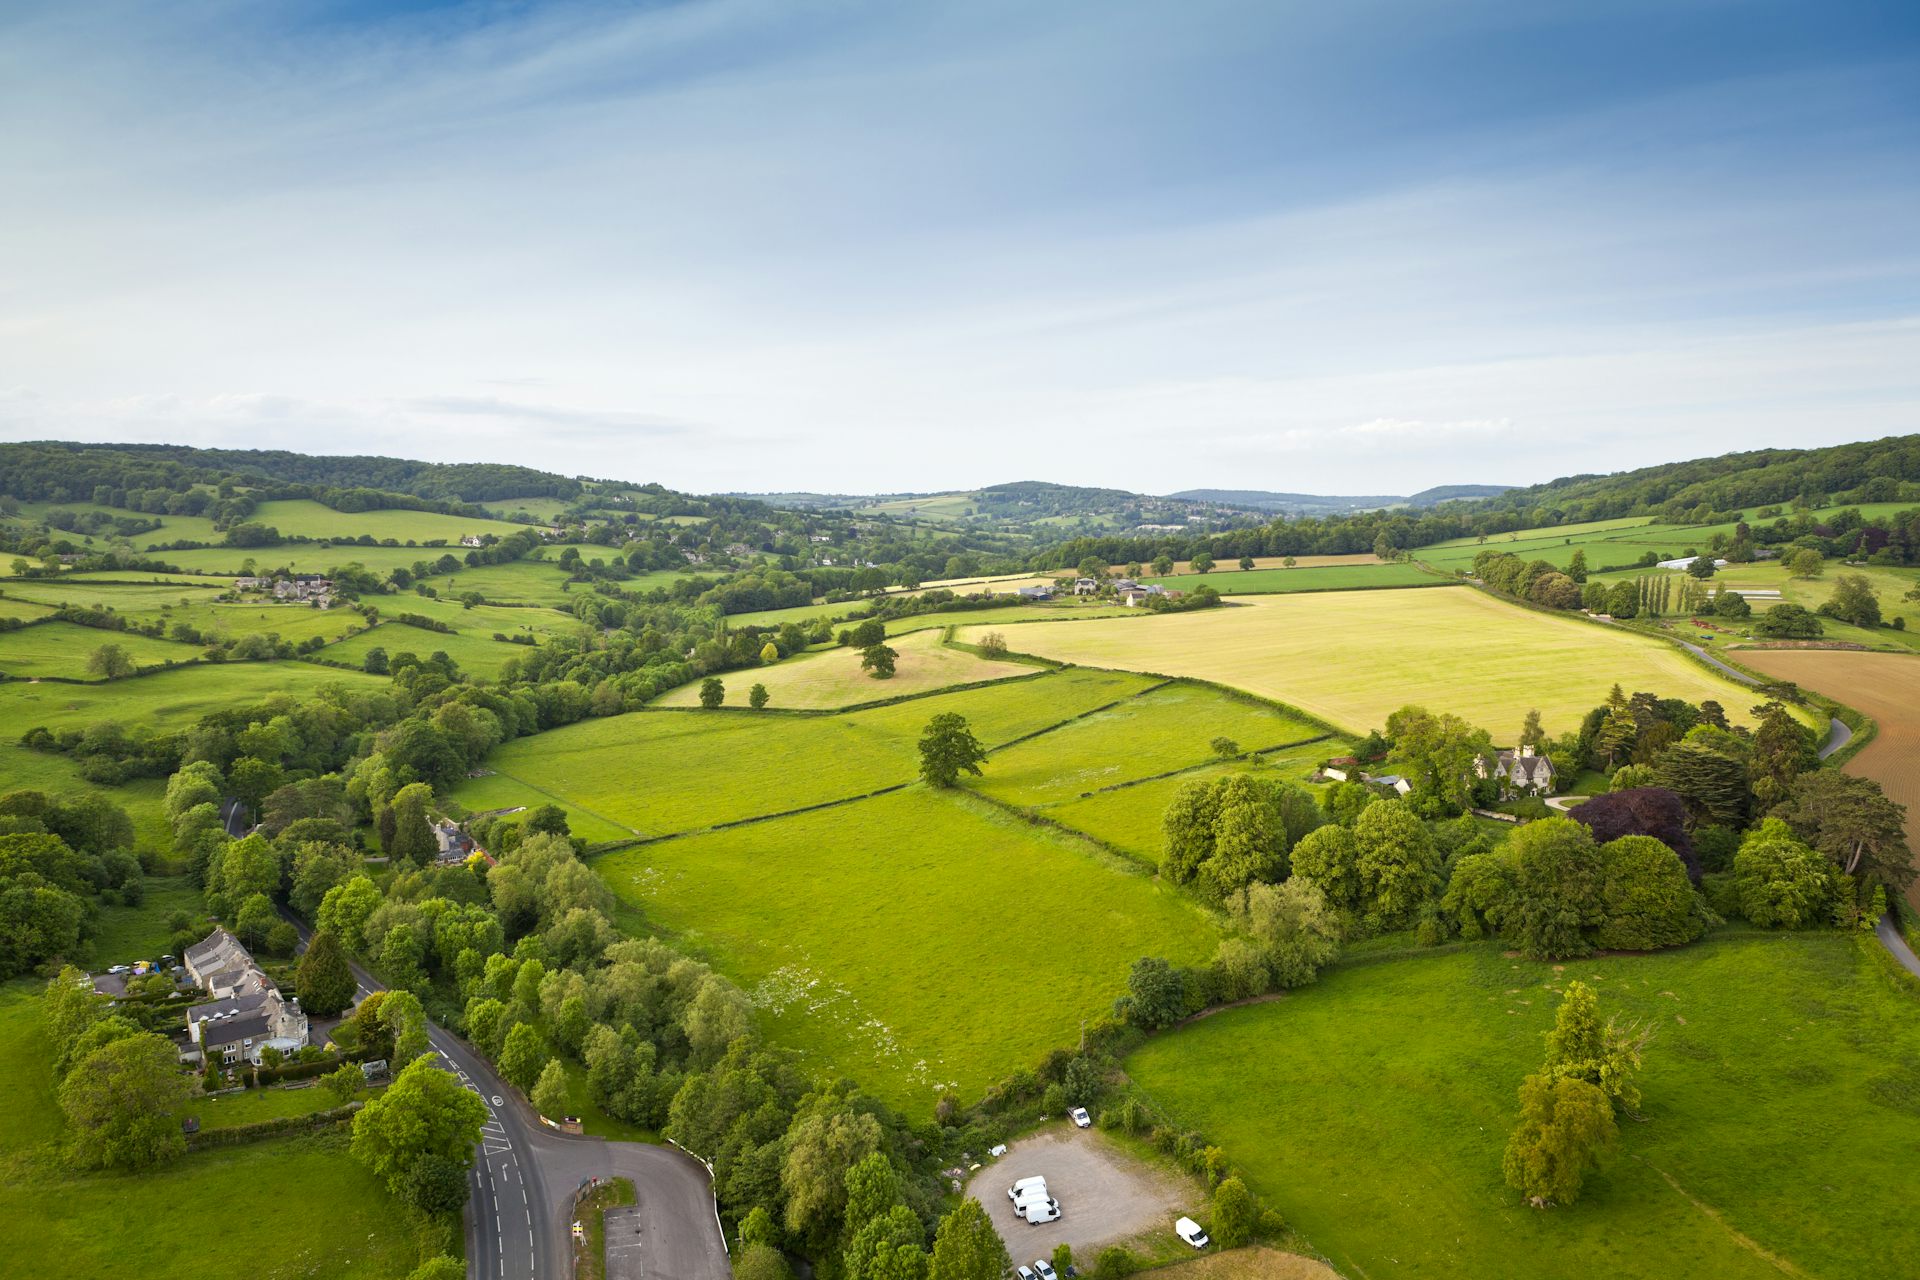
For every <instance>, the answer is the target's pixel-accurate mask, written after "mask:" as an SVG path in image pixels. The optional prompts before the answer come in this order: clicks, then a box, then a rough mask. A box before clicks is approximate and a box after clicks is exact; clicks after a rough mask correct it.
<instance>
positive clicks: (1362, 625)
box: [960, 588, 1753, 741]
mask: <svg viewBox="0 0 1920 1280" xmlns="http://www.w3.org/2000/svg"><path fill="white" fill-rule="evenodd" d="M981 630H983V628H980V627H967V628H964V629H962V631H961V632H960V639H962V640H968V641H977V640H978V638H979V633H980V631H981ZM1008 643H1009V644H1010V645H1012V647H1013V648H1014V649H1015V650H1017V651H1021V652H1025V653H1033V654H1038V655H1040V656H1042V657H1047V658H1053V659H1056V660H1058V661H1063V662H1077V663H1084V664H1087V665H1090V666H1100V667H1114V668H1119V669H1122V670H1128V671H1157V672H1160V673H1163V674H1166V675H1188V676H1197V677H1200V678H1202V679H1206V680H1214V681H1217V682H1219V683H1221V684H1227V685H1232V686H1235V687H1237V688H1242V689H1246V690H1247V691H1249V692H1251V693H1256V694H1261V695H1263V696H1266V697H1271V698H1276V699H1280V700H1282V701H1284V702H1287V703H1288V704H1290V705H1293V706H1297V707H1299V708H1300V709H1301V710H1303V711H1306V712H1308V713H1309V714H1312V715H1315V716H1319V717H1320V718H1322V719H1324V720H1327V721H1329V722H1330V723H1332V724H1335V725H1338V726H1340V727H1341V728H1343V729H1347V730H1350V731H1359V730H1364V729H1367V728H1371V727H1374V726H1377V725H1380V724H1383V723H1384V722H1385V720H1386V718H1387V716H1388V715H1389V714H1390V713H1392V712H1393V711H1394V710H1396V709H1398V708H1399V707H1401V706H1404V705H1406V704H1408V703H1418V704H1421V705H1424V706H1426V707H1428V708H1429V709H1430V710H1433V711H1451V712H1454V713H1456V714H1459V715H1462V716H1465V717H1466V718H1468V719H1470V720H1472V721H1473V722H1474V723H1476V724H1479V725H1481V726H1483V727H1484V728H1486V729H1487V730H1488V731H1489V732H1491V733H1492V734H1493V735H1494V738H1495V740H1496V741H1507V740H1509V739H1511V737H1512V736H1513V735H1514V734H1515V733H1517V732H1518V730H1519V726H1520V724H1521V721H1522V720H1523V719H1524V718H1525V716H1526V713H1527V711H1528V710H1529V709H1531V708H1538V709H1539V710H1540V712H1541V715H1542V718H1543V720H1544V722H1545V725H1546V729H1547V732H1548V733H1562V732H1565V731H1567V730H1569V729H1572V728H1574V727H1576V726H1577V725H1578V723H1579V720H1580V717H1582V716H1584V715H1585V714H1586V713H1587V711H1588V710H1590V709H1591V708H1593V707H1595V706H1597V705H1599V703H1600V702H1602V701H1603V700H1604V699H1605V697H1606V693H1607V690H1608V688H1609V687H1611V686H1612V685H1613V684H1614V682H1616V681H1618V682H1619V683H1620V684H1621V685H1622V686H1623V687H1624V688H1625V689H1627V690H1628V691H1629V692H1633V691H1635V690H1641V689H1645V690H1650V691H1654V692H1657V693H1659V694H1661V695H1662V696H1665V697H1680V698H1686V699H1688V700H1690V701H1696V702H1697V701H1699V700H1701V699H1703V698H1714V699H1717V700H1718V701H1720V702H1721V703H1722V704H1723V705H1725V706H1726V708H1727V712H1728V714H1729V715H1731V716H1736V717H1744V716H1745V714H1746V709H1747V708H1748V707H1749V706H1751V705H1752V701H1753V700H1752V697H1751V696H1750V695H1749V694H1747V693H1746V691H1745V690H1743V689H1742V688H1741V687H1740V686H1737V685H1735V684H1733V683H1732V682H1731V681H1728V680H1725V679H1722V678H1720V677H1718V676H1716V675H1714V674H1712V673H1710V672H1709V671H1707V670H1706V669H1705V668H1703V667H1700V666H1698V665H1696V664H1694V663H1693V662H1692V661H1691V660H1690V659H1689V658H1688V657H1687V656H1686V655H1685V654H1683V653H1681V652H1680V651H1679V650H1678V649H1676V648H1674V647H1672V646H1670V645H1667V644H1664V643H1662V642H1661V641H1659V640H1656V639H1654V638H1652V637H1649V636H1639V635H1635V634H1632V633H1630V632H1627V631H1624V630H1619V629H1614V628H1608V627H1605V626H1603V625H1600V624H1596V623H1591V622H1587V621H1585V620H1583V619H1580V618H1575V617H1559V616H1555V615H1551V614H1547V613H1544V612H1539V611H1535V610H1530V609H1523V608H1520V607H1519V606H1517V605H1511V604H1507V603H1504V602H1502V601H1500V600H1498V599H1495V598H1494V597H1492V596H1490V595H1487V594H1485V593H1483V592H1479V591H1473V590H1469V589H1466V588H1457V589H1455V590H1451V591H1350V592H1326V593H1315V594H1310V595H1300V594H1295V595H1284V596H1265V597H1261V598H1259V599H1257V600H1253V601H1249V602H1246V603H1243V604H1240V605H1237V606H1234V607H1230V608H1220V609H1205V610H1201V611H1199V612H1195V613H1181V614H1169V615H1165V616H1162V617H1155V618H1140V619H1131V618H1130V619H1125V620H1111V621H1093V622H1072V623H1057V624H1051V623H1050V624H1045V625H1041V624H1034V625H1031V626H1023V627H1021V628H1019V630H1018V632H1017V634H1012V635H1009V636H1008Z"/></svg>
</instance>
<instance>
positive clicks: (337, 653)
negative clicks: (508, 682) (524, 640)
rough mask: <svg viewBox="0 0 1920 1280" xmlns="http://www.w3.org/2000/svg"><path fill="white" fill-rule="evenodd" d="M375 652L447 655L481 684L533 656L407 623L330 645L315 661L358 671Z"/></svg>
mask: <svg viewBox="0 0 1920 1280" xmlns="http://www.w3.org/2000/svg"><path fill="white" fill-rule="evenodd" d="M376 648H378V649H385V650H386V651H387V656H388V657H389V658H391V657H393V656H394V655H396V654H401V653H411V654H413V655H414V656H415V657H416V658H426V657H429V656H431V655H432V654H435V653H444V654H446V655H447V656H448V657H449V658H452V659H453V660H454V662H455V663H456V664H458V666H459V668H460V670H461V671H463V672H465V673H466V674H467V675H470V676H474V677H476V678H478V679H482V680H491V679H493V678H494V677H496V676H498V675H499V674H500V669H501V668H502V667H504V666H506V665H507V663H508V662H510V661H512V660H513V659H515V658H519V657H524V656H525V655H526V654H527V653H528V652H530V650H528V648H527V647H526V646H525V645H518V644H507V643H506V642H504V641H500V640H494V639H491V638H490V637H489V636H487V635H483V634H481V633H480V632H477V631H456V632H453V633H452V634H448V633H447V632H444V631H430V630H428V629H427V628H425V627H415V626H410V625H409V624H407V623H404V622H383V623H381V624H380V625H379V626H377V627H371V628H369V629H368V630H365V631H362V632H360V633H359V634H357V635H352V636H349V637H347V638H346V639H345V640H342V641H340V642H339V643H338V644H330V645H328V646H327V647H326V648H324V649H322V650H320V652H319V653H317V654H315V655H314V657H315V658H316V659H317V660H319V661H320V662H322V663H329V664H330V663H344V664H346V665H347V666H348V667H351V668H352V669H354V670H356V671H357V670H359V669H360V667H361V664H362V663H363V662H365V661H366V658H367V652H368V650H370V649H376Z"/></svg>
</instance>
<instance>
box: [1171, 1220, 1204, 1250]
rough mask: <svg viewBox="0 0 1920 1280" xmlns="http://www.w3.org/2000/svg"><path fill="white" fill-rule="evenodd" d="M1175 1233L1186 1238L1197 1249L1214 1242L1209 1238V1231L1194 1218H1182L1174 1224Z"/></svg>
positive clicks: (1183, 1238)
mask: <svg viewBox="0 0 1920 1280" xmlns="http://www.w3.org/2000/svg"><path fill="white" fill-rule="evenodd" d="M1173 1234H1175V1235H1177V1236H1179V1237H1180V1238H1181V1239H1182V1240H1185V1241H1186V1242H1187V1243H1188V1244H1190V1245H1192V1246H1193V1247H1194V1248H1196V1249H1204V1248H1206V1247H1207V1246H1208V1245H1209V1244H1211V1243H1213V1242H1212V1241H1211V1240H1208V1239H1207V1233H1206V1232H1205V1231H1203V1230H1201V1229H1200V1224H1199V1223H1197V1222H1195V1221H1194V1220H1193V1219H1192V1218H1182V1219H1180V1220H1179V1221H1178V1222H1176V1223H1174V1224H1173Z"/></svg>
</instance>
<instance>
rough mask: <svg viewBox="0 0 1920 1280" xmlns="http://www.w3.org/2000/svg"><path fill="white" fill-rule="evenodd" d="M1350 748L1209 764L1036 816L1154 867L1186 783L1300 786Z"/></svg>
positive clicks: (1319, 747)
mask: <svg viewBox="0 0 1920 1280" xmlns="http://www.w3.org/2000/svg"><path fill="white" fill-rule="evenodd" d="M1035 741H1036V742H1045V741H1046V739H1045V738H1038V739H1035ZM1350 745H1351V744H1349V743H1347V742H1345V741H1344V740H1341V739H1334V740H1332V741H1328V742H1316V743H1314V744H1312V745H1311V746H1305V747H1296V748H1294V749H1293V750H1291V751H1280V752H1275V753H1274V754H1272V755H1267V756H1262V757H1260V762H1259V763H1258V764H1257V765H1254V766H1252V767H1249V766H1248V765H1247V764H1245V763H1244V762H1235V763H1231V764H1219V765H1211V766H1208V767H1206V768H1201V769H1193V770H1190V771H1188V772H1185V773H1177V774H1174V775H1173V776H1172V777H1170V778H1153V779H1151V780H1148V781H1145V782H1137V783H1133V784H1130V785H1127V786H1123V787H1119V788H1116V789H1115V790H1112V791H1097V792H1095V793H1094V794H1093V795H1090V796H1084V797H1078V796H1077V797H1073V798H1070V799H1066V800H1061V801H1058V802H1056V803H1053V804H1048V805H1040V806H1036V807H1037V809H1038V812H1040V813H1041V814H1042V815H1044V816H1045V817H1048V818H1051V819H1053V820H1054V821H1055V822H1058V823H1062V824H1063V825H1065V826H1069V827H1072V828H1073V829H1074V830H1075V831H1084V832H1086V833H1087V834H1088V835H1090V836H1093V837H1094V838H1096V839H1099V840H1104V841H1106V842H1107V843H1108V844H1111V845H1113V846H1114V847H1115V848H1117V849H1121V850H1123V851H1124V852H1126V853H1127V854H1129V855H1130V856H1132V857H1135V858H1138V859H1139V860H1140V861H1142V862H1144V863H1147V864H1148V865H1150V866H1155V867H1157V866H1159V865H1160V858H1161V855H1162V854H1163V853H1164V852H1165V851H1166V842H1165V838H1164V836H1163V835H1162V831H1161V825H1160V824H1161V819H1162V818H1164V817H1165V816H1166V812H1167V806H1168V805H1170V804H1172V803H1173V797H1174V794H1175V793H1176V792H1178V791H1179V790H1180V788H1181V787H1183V786H1185V785H1186V784H1187V783H1189V782H1192V781H1195V780H1197V779H1211V778H1217V777H1221V776H1223V775H1225V774H1229V773H1242V772H1246V773H1251V774H1252V775H1253V776H1255V777H1257V778H1264V779H1268V780H1272V781H1280V782H1299V783H1303V784H1304V782H1305V780H1306V776H1307V774H1309V773H1310V772H1312V770H1313V767H1314V765H1315V764H1317V763H1318V762H1319V761H1321V760H1324V759H1326V758H1327V757H1328V756H1336V755H1340V754H1342V753H1343V752H1345V751H1347V750H1348V749H1349V747H1350ZM1316 790H1317V788H1316Z"/></svg>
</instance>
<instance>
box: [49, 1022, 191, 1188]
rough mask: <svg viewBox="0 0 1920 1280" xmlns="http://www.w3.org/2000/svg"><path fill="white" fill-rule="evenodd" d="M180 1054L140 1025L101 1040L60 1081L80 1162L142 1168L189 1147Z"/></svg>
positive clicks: (72, 1147) (76, 1158) (62, 1101)
mask: <svg viewBox="0 0 1920 1280" xmlns="http://www.w3.org/2000/svg"><path fill="white" fill-rule="evenodd" d="M187 1089H188V1085H187V1080H186V1077H184V1076H182V1075H181V1074H180V1055H179V1052H178V1051H177V1050H176V1049H175V1048H174V1047H173V1045H172V1044H171V1043H170V1042H169V1041H168V1040H167V1038H166V1037H165V1036H159V1035H153V1034H151V1033H148V1032H142V1033H139V1034H136V1035H131V1036H125V1037H122V1038H121V1039H118V1040H113V1041H110V1042H108V1043H106V1044H103V1045H101V1046H100V1047H99V1048H97V1049H95V1050H93V1051H92V1052H91V1053H89V1054H87V1055H86V1057H84V1058H82V1059H81V1060H80V1061H79V1062H78V1063H77V1064H75V1065H74V1067H73V1068H72V1069H71V1070H70V1071H69V1072H68V1073H67V1077H66V1079H65V1080H64V1081H62V1082H61V1085H60V1109H61V1110H62V1111H64V1112H65V1113H66V1116H67V1124H68V1127H69V1130H70V1132H71V1139H70V1143H71V1145H70V1151H71V1155H72V1158H73V1161H74V1163H75V1164H77V1165H80V1166H81V1167H82V1168H88V1169H93V1168H120V1169H138V1168H143V1167H145V1166H147V1165H153V1164H158V1163H160V1162H161V1161H163V1160H171V1159H173V1158H174V1157H175V1156H178V1155H180V1154H181V1153H182V1152H184V1151H185V1150H186V1142H185V1140H184V1139H183V1138H182V1137H181V1136H180V1122H179V1121H178V1120H177V1119H176V1118H175V1116H174V1113H175V1112H176V1111H178V1110H179V1109H180V1108H181V1107H183V1106H185V1105H186V1101H187Z"/></svg>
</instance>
